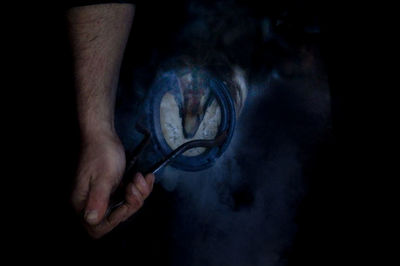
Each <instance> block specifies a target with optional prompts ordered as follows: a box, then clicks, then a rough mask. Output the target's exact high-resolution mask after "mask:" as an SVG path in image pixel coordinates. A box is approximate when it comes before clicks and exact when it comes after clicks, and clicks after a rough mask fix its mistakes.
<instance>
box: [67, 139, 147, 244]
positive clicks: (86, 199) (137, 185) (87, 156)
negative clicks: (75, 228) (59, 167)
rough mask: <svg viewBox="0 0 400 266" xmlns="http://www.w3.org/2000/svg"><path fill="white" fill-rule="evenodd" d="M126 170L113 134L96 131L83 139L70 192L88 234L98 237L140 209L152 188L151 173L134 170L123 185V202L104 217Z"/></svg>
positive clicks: (123, 158)
mask: <svg viewBox="0 0 400 266" xmlns="http://www.w3.org/2000/svg"><path fill="white" fill-rule="evenodd" d="M124 170H125V152H124V148H123V146H122V144H121V142H120V140H119V138H118V136H117V135H116V134H98V135H96V138H91V139H90V140H89V141H85V142H84V144H83V147H82V152H81V158H80V162H79V167H78V173H77V177H76V184H75V187H74V190H73V193H72V204H73V206H74V208H75V209H76V211H78V212H79V213H83V214H84V215H83V217H84V225H85V227H86V229H87V231H88V233H89V235H90V236H92V237H93V238H100V237H102V236H103V235H105V234H106V233H108V232H110V231H111V230H112V229H113V228H115V227H116V226H117V225H118V224H119V223H121V222H122V221H125V220H126V219H127V218H129V217H130V216H131V215H132V214H134V213H135V212H136V211H137V210H139V209H140V208H141V206H142V205H143V202H144V200H145V199H146V198H147V197H148V196H149V194H150V192H151V191H152V189H153V184H154V175H153V174H148V175H146V177H143V175H142V174H141V173H137V174H136V175H135V177H134V178H133V180H132V182H130V183H129V184H128V185H127V187H126V192H125V203H124V204H122V205H121V206H119V207H118V208H116V209H115V210H114V211H113V212H112V213H110V214H109V215H107V216H106V212H107V208H108V203H109V198H110V195H111V193H112V192H113V191H114V190H115V189H116V188H117V186H118V185H119V183H120V181H121V178H122V176H123V174H124Z"/></svg>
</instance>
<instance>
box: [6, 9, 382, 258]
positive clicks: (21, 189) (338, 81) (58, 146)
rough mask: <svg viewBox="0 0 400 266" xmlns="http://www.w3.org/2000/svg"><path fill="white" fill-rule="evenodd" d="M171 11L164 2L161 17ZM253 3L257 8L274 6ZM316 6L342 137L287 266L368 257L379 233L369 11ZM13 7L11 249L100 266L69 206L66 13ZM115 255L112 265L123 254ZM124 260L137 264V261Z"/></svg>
mask: <svg viewBox="0 0 400 266" xmlns="http://www.w3.org/2000/svg"><path fill="white" fill-rule="evenodd" d="M250 2H252V1H250ZM170 4H171V3H168V4H167V3H164V4H162V3H160V4H159V5H158V6H159V8H158V9H157V10H158V11H155V12H162V11H163V5H170ZM252 4H254V5H256V8H262V7H264V6H267V7H268V6H271V5H272V6H273V5H274V4H269V3H263V4H261V3H255V1H254V3H252ZM275 4H276V3H275ZM281 4H286V3H281ZM287 4H289V5H290V4H291V3H287ZM308 4H309V6H310V9H311V10H312V12H318V13H320V14H321V17H322V18H323V21H322V29H323V35H322V36H323V38H322V39H323V42H322V44H323V45H322V47H321V49H322V52H323V56H324V60H325V63H326V65H327V70H328V75H329V83H330V88H331V100H332V115H333V132H334V138H333V140H332V143H330V144H329V145H326V146H325V147H324V149H325V150H323V151H321V154H322V155H321V156H320V161H318V162H316V165H315V169H313V170H312V171H314V172H315V174H312V175H311V176H315V177H316V176H318V175H319V174H320V173H323V175H324V179H320V178H314V179H313V178H311V179H310V180H309V182H310V188H311V189H310V191H309V193H308V195H307V197H306V198H305V200H304V203H303V204H302V206H301V209H300V214H299V217H298V223H299V232H298V235H297V236H296V238H295V241H294V243H293V245H294V247H293V250H291V252H290V253H289V254H287V257H288V263H289V265H321V264H322V265H330V264H332V265H336V264H338V263H341V262H342V261H343V260H346V261H348V262H350V261H358V260H360V259H362V258H368V257H369V256H370V255H369V254H366V250H368V246H369V245H370V244H369V241H370V240H371V239H372V237H373V233H372V232H371V230H370V229H368V228H367V227H368V226H367V225H366V223H367V222H370V221H371V220H372V219H374V217H375V216H376V215H377V213H376V212H375V211H374V210H373V205H372V204H371V203H370V202H369V201H367V200H365V198H364V195H365V194H367V193H365V191H364V190H363V187H364V185H365V183H367V180H366V178H365V176H366V173H367V172H370V171H373V166H372V164H370V165H371V167H368V166H367V165H369V163H370V162H371V157H370V154H371V151H372V150H373V148H374V147H373V145H374V144H372V143H370V142H367V143H369V144H368V145H367V146H368V147H366V145H365V143H366V142H365V141H366V139H368V138H369V136H370V135H368V133H369V132H370V130H372V129H374V128H376V127H378V126H379V125H377V124H376V123H374V122H373V121H375V120H371V116H370V115H369V112H368V109H366V108H365V104H363V101H364V100H363V99H364V98H363V95H364V94H367V93H368V92H367V91H366V89H365V87H363V86H362V85H361V84H360V82H361V81H360V80H362V79H363V77H364V76H365V75H367V73H366V72H363V68H360V67H361V66H362V65H363V60H364V58H365V50H363V49H362V48H361V47H362V46H361V45H362V44H363V41H364V39H362V38H363V37H365V35H364V34H365V28H368V25H369V24H368V22H365V20H361V19H359V18H358V15H359V13H363V12H361V11H360V10H361V9H360V6H357V5H355V7H354V6H349V5H348V4H347V3H341V2H336V1H329V2H324V3H319V4H317V3H311V2H308ZM177 5H178V4H177ZM276 5H277V4H276ZM11 10H14V11H15V12H14V14H15V15H14V18H13V24H14V26H16V27H13V28H12V30H11V31H10V34H7V35H6V38H5V40H6V44H8V45H10V49H9V50H6V51H5V53H7V51H10V55H11V57H12V60H11V63H10V65H9V67H8V68H9V69H11V70H12V72H13V73H12V75H11V76H9V78H11V82H12V84H13V85H12V88H13V89H12V90H11V91H12V93H13V94H14V93H15V95H13V96H12V97H13V98H12V99H13V100H12V101H11V103H12V105H13V107H12V108H11V109H10V110H11V111H10V112H11V113H13V114H15V115H16V117H15V118H13V119H12V124H9V125H11V128H12V129H11V130H10V131H11V134H12V135H13V136H14V137H16V138H17V140H16V141H15V143H16V145H13V146H14V149H13V150H14V152H15V151H17V152H16V154H15V155H13V156H12V157H14V158H16V162H17V163H16V164H15V165H12V168H13V173H16V174H15V175H13V176H15V178H13V180H12V181H13V182H16V183H15V185H13V186H14V187H15V188H17V189H16V192H15V193H14V196H13V198H15V195H17V197H18V198H19V197H20V195H22V198H23V200H22V202H21V203H19V201H18V203H15V204H7V205H11V208H12V209H13V211H15V212H16V215H10V216H9V217H11V218H7V220H9V221H10V222H11V223H12V224H13V225H15V227H12V229H11V230H12V232H11V233H12V234H13V237H12V239H13V244H14V245H15V247H16V248H17V250H19V251H20V254H21V255H26V256H27V257H29V258H34V257H36V258H39V259H45V260H46V259H51V260H52V257H53V255H56V257H57V260H56V261H57V262H63V261H69V260H71V261H76V260H78V258H79V260H80V261H82V258H84V259H88V260H89V261H95V260H96V258H97V255H96V254H98V253H100V252H99V250H101V247H99V244H98V242H95V241H93V240H91V239H89V238H88V237H87V236H86V235H85V233H84V231H83V229H82V228H81V227H80V225H79V221H78V219H77V218H76V216H75V215H74V214H73V212H72V210H71V208H70V206H69V201H68V200H69V193H70V189H71V184H72V178H73V176H74V173H75V167H76V163H77V157H78V153H79V133H78V128H77V122H76V113H75V107H74V92H73V89H72V80H71V76H72V75H71V57H70V50H69V46H68V39H67V34H66V25H65V21H64V8H63V6H62V5H61V4H60V5H57V4H54V3H53V4H33V5H32V6H26V5H25V7H24V10H23V11H20V7H15V8H13V9H11ZM309 11H310V10H309ZM361 15H362V14H361ZM360 21H362V23H361V22H360ZM17 22H18V23H17ZM364 22H365V23H364ZM369 23H371V22H369ZM152 26H154V25H152ZM359 37H361V39H359ZM361 40H362V41H361ZM360 73H361V74H360ZM360 87H361V88H360ZM4 101H6V100H4ZM360 103H361V106H359V105H357V104H360ZM363 106H364V107H363ZM5 116H8V114H7V113H5ZM13 154H14V153H13ZM11 202H12V203H14V202H13V201H11ZM15 205H17V206H15ZM12 213H14V212H12ZM14 245H13V246H14ZM101 252H105V251H104V250H101ZM165 252H166V253H167V252H168V250H165ZM110 255H111V256H110V258H111V259H117V258H118V257H119V256H120V254H117V255H116V254H115V253H112V252H110ZM21 257H23V256H21ZM124 259H128V260H130V261H132V263H133V262H134V261H135V257H134V256H133V257H132V258H124ZM160 259H161V258H160ZM138 265H143V263H138ZM161 265H162V263H161Z"/></svg>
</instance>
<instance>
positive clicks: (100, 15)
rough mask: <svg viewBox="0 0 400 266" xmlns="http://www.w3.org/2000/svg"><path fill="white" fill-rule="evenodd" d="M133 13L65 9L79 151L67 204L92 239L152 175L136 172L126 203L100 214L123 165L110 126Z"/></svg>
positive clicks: (136, 202)
mask: <svg viewBox="0 0 400 266" xmlns="http://www.w3.org/2000/svg"><path fill="white" fill-rule="evenodd" d="M133 15H134V6H133V5H131V4H101V5H91V6H82V7H75V8H72V9H70V10H69V11H68V14H67V17H68V23H69V29H70V38H71V43H72V50H73V57H74V75H75V87H76V90H77V108H78V120H79V126H80V130H81V136H82V151H81V158H80V162H79V167H78V173H77V179H76V185H75V188H74V191H73V195H72V203H73V205H74V207H75V208H76V210H77V211H79V212H84V218H85V221H86V228H87V229H88V232H89V233H90V234H91V235H92V236H93V237H95V238H98V237H101V236H102V235H104V234H105V233H107V232H109V231H110V230H112V229H113V228H114V227H115V226H116V225H118V224H119V223H120V222H121V221H123V220H125V219H127V218H128V217H129V216H130V215H132V214H133V213H134V212H136V211H137V210H138V209H139V208H140V207H141V205H142V204H143V201H144V199H145V198H147V196H148V195H149V194H150V192H151V190H152V187H153V183H154V175H152V174H151V175H147V176H146V178H144V177H143V176H142V175H141V174H137V175H136V176H135V178H134V179H133V181H132V182H131V183H130V184H129V185H128V187H127V191H126V204H124V205H122V206H120V207H119V208H118V209H116V210H115V211H114V212H113V213H112V214H111V215H110V216H108V217H104V216H105V213H106V210H107V206H108V200H109V196H110V194H111V193H112V191H113V189H115V188H116V186H117V185H118V184H119V182H120V180H121V177H122V175H123V172H124V170H125V153H124V149H123V146H122V144H121V142H120V140H119V138H118V136H117V134H116V132H115V128H114V107H115V96H116V89H117V83H118V79H119V69H120V65H121V61H122V57H123V52H124V49H125V45H126V42H127V39H128V36H129V32H130V27H131V24H132V19H133Z"/></svg>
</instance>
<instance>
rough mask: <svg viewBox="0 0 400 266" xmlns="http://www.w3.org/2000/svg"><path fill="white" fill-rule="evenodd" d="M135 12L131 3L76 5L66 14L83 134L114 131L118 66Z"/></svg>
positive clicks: (89, 134)
mask: <svg viewBox="0 0 400 266" xmlns="http://www.w3.org/2000/svg"><path fill="white" fill-rule="evenodd" d="M133 15H134V6H133V5H130V4H102V5H94V6H83V7H76V8H72V9H71V10H69V12H68V14H67V17H68V22H69V28H70V38H71V43H72V50H73V56H74V72H75V87H76V90H77V105H78V116H79V124H80V128H81V130H82V134H83V137H84V138H92V137H93V136H96V134H97V133H98V132H108V133H109V132H114V122H113V121H114V105H115V95H116V88H117V84H118V77H119V69H120V65H121V61H122V57H123V52H124V49H125V45H126V42H127V39H128V35H129V32H130V27H131V24H132V19H133Z"/></svg>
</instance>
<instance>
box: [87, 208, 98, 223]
mask: <svg viewBox="0 0 400 266" xmlns="http://www.w3.org/2000/svg"><path fill="white" fill-rule="evenodd" d="M97 216H98V215H97V211H87V212H86V213H85V220H86V222H87V223H89V224H94V223H96V222H97Z"/></svg>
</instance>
